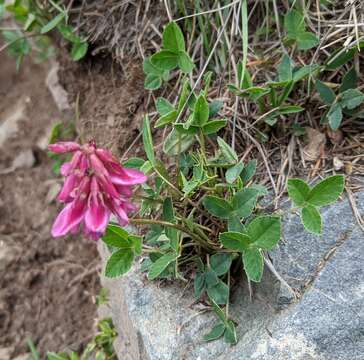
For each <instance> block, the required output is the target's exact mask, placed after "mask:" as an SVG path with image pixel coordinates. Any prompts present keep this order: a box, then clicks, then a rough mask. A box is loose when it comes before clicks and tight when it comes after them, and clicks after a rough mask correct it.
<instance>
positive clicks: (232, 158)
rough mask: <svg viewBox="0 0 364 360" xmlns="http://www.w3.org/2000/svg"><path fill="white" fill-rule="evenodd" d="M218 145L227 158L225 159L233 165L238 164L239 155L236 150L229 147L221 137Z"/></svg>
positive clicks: (218, 139)
mask: <svg viewBox="0 0 364 360" xmlns="http://www.w3.org/2000/svg"><path fill="white" fill-rule="evenodd" d="M217 143H218V144H219V148H220V150H221V153H222V154H223V156H224V157H225V159H226V160H227V161H229V162H232V163H237V162H238V160H239V159H238V155H237V154H236V152H235V150H234V149H233V148H232V147H231V146H230V145H228V144H227V143H226V142H225V141H224V140H223V139H222V138H221V137H218V138H217Z"/></svg>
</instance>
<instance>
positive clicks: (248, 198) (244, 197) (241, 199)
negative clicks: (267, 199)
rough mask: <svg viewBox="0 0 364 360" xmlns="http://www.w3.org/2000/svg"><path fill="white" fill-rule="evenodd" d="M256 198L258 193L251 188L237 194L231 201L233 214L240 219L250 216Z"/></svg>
mask: <svg viewBox="0 0 364 360" xmlns="http://www.w3.org/2000/svg"><path fill="white" fill-rule="evenodd" d="M257 198H258V191H257V190H256V189H252V188H245V189H243V190H241V191H239V192H237V193H236V194H235V195H234V197H233V201H232V205H233V209H234V214H237V215H238V216H239V217H240V218H242V217H248V216H250V215H251V214H252V212H253V210H254V208H255V206H256V204H257Z"/></svg>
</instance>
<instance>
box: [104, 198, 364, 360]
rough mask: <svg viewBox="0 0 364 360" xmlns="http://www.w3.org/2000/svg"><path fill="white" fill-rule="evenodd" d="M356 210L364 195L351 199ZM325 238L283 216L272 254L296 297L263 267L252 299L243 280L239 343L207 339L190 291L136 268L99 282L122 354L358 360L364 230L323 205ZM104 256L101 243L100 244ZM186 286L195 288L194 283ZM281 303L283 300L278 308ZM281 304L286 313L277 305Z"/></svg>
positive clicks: (208, 319)
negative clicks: (104, 290) (279, 241)
mask: <svg viewBox="0 0 364 360" xmlns="http://www.w3.org/2000/svg"><path fill="white" fill-rule="evenodd" d="M357 203H358V205H359V206H361V209H360V210H361V211H363V209H362V206H363V205H362V204H364V193H360V194H359V195H357ZM322 213H323V220H324V224H325V228H324V233H323V236H321V237H316V236H311V235H308V234H307V233H306V232H304V230H303V227H302V225H301V224H300V221H299V219H298V218H297V217H293V216H289V217H288V218H287V219H285V227H284V229H285V231H284V235H285V243H282V244H281V245H280V247H279V249H277V250H275V251H274V252H272V253H271V254H270V256H271V259H272V261H273V263H274V265H275V268H276V269H277V270H278V272H279V273H280V274H281V276H282V277H283V278H284V279H285V280H286V281H287V282H288V283H289V284H290V286H292V287H293V288H294V289H295V290H296V291H297V292H299V294H300V298H299V300H297V301H295V302H293V303H291V302H292V296H291V295H290V293H288V292H286V293H284V290H283V288H281V286H280V283H279V282H278V281H277V280H276V278H275V277H274V276H273V275H272V274H271V273H270V272H269V271H265V275H264V277H263V281H262V282H261V283H260V284H258V285H256V287H255V288H254V299H253V301H252V302H251V301H250V299H249V292H248V290H247V288H246V282H245V281H244V279H242V281H241V284H239V286H238V287H237V289H236V291H235V292H234V293H233V296H232V299H231V300H232V304H231V306H230V312H229V313H230V316H231V317H232V318H233V319H234V320H235V321H236V322H237V323H238V327H237V332H238V338H239V342H238V344H237V345H235V346H229V345H226V344H225V343H224V342H223V341H222V340H218V341H214V342H211V343H204V342H203V341H202V336H203V334H205V333H206V332H208V330H209V329H210V328H211V326H212V325H213V324H214V322H215V321H216V320H215V317H214V316H213V314H212V313H210V312H205V313H201V312H199V311H198V309H197V308H196V307H194V306H192V304H193V303H194V299H193V295H192V291H191V289H190V287H191V286H190V287H188V288H186V289H184V288H183V286H185V285H182V284H181V286H179V284H175V283H174V284H171V285H163V287H159V286H158V282H153V283H150V282H149V281H148V280H146V279H145V277H144V276H143V275H141V274H140V273H139V271H138V268H139V266H138V265H136V266H135V267H134V269H133V270H132V271H131V272H130V273H129V274H127V275H126V276H125V277H124V278H122V279H117V280H105V279H104V285H105V286H106V287H107V288H108V289H109V290H110V304H109V307H108V314H109V315H111V316H112V318H113V320H114V323H115V325H116V328H117V329H118V331H119V338H118V340H117V342H116V348H117V353H118V356H119V358H120V359H132V360H139V359H141V360H172V359H173V360H179V359H185V360H192V359H193V360H196V359H200V360H226V359H229V360H230V359H231V360H235V359H236V360H237V359H239V360H241V359H257V360H268V359H269V360H285V359H287V360H309V359H319V360H326V359H330V360H331V359H335V360H336V359H337V360H346V359H348V360H349V359H350V360H359V359H363V358H364V357H363V354H364V321H363V316H364V265H363V264H364V262H363V260H362V254H363V252H364V236H363V232H362V230H361V229H360V227H359V226H358V225H357V224H356V223H355V220H354V217H353V215H352V210H351V208H350V205H349V203H348V201H346V200H345V201H343V202H340V203H338V204H335V205H332V206H330V207H327V208H325V209H323V212H322ZM100 252H101V254H102V256H103V258H104V259H105V257H106V252H105V249H104V248H102V245H100ZM190 285H191V284H190ZM284 302H285V304H283V303H284ZM282 305H285V309H284V310H278V309H281V308H282Z"/></svg>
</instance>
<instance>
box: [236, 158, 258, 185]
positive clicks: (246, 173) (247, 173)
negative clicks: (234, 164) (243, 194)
mask: <svg viewBox="0 0 364 360" xmlns="http://www.w3.org/2000/svg"><path fill="white" fill-rule="evenodd" d="M257 163H258V162H257V160H256V159H254V160H250V161H249V162H248V164H247V165H246V166H245V167H244V169H243V171H242V173H241V175H240V177H241V180H242V181H243V183H244V184H247V183H248V182H249V181H250V180H251V178H252V177H253V175H254V174H255V171H256V169H257Z"/></svg>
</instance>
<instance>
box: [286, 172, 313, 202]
mask: <svg viewBox="0 0 364 360" xmlns="http://www.w3.org/2000/svg"><path fill="white" fill-rule="evenodd" d="M287 190H288V195H289V197H290V199H291V200H292V201H293V203H294V204H295V206H304V205H305V203H306V201H307V199H308V195H309V193H310V187H309V186H308V185H307V184H306V183H305V182H304V181H303V180H301V179H288V181H287Z"/></svg>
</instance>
